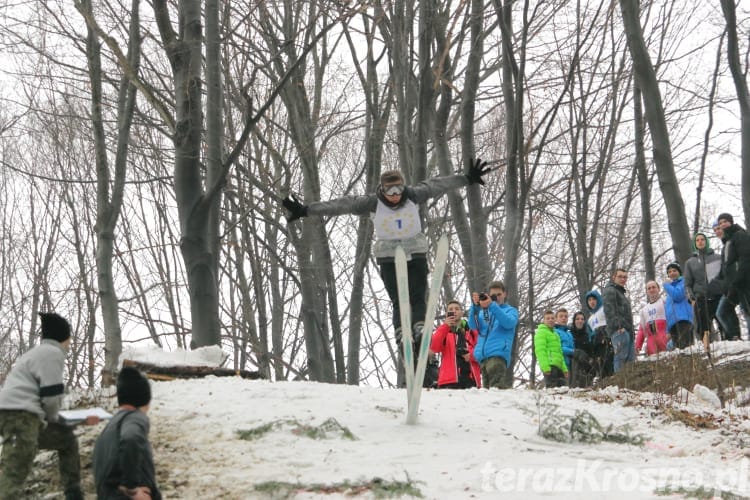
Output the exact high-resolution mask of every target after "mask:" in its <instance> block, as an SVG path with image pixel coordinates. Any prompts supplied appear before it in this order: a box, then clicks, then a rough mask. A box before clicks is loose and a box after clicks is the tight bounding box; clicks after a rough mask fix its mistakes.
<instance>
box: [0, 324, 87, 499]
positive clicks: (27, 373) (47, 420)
mask: <svg viewBox="0 0 750 500" xmlns="http://www.w3.org/2000/svg"><path fill="white" fill-rule="evenodd" d="M40 316H41V318H42V342H41V343H40V344H39V345H38V346H36V347H34V348H33V349H31V350H30V351H28V352H26V353H25V354H23V355H22V356H21V357H20V358H18V361H16V364H15V365H14V366H13V369H12V370H11V371H10V374H8V377H7V379H6V380H5V384H4V385H3V388H2V390H0V438H1V439H2V443H3V451H2V455H1V456H0V500H11V499H13V500H16V499H18V498H23V496H24V495H23V483H24V481H25V480H26V476H28V474H29V472H30V471H31V466H32V465H33V463H34V457H35V456H36V452H37V450H38V449H40V448H41V449H46V450H57V453H58V457H59V467H60V478H61V480H62V484H63V487H64V488H65V498H66V500H77V499H82V498H83V494H82V492H81V486H80V481H81V466H80V459H79V455H78V440H77V438H76V436H75V434H74V433H73V429H72V428H71V427H67V426H65V425H62V424H60V423H58V410H59V408H60V403H61V402H62V398H63V393H64V390H65V386H64V385H63V380H62V379H63V370H64V365H65V355H66V352H67V349H68V346H69V345H70V324H69V323H68V322H67V320H65V319H64V318H63V317H61V316H59V315H57V314H54V313H40Z"/></svg>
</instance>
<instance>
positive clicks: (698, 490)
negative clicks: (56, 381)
mask: <svg viewBox="0 0 750 500" xmlns="http://www.w3.org/2000/svg"><path fill="white" fill-rule="evenodd" d="M725 349H726V350H727V351H728V353H731V355H732V356H735V357H736V356H742V355H743V354H742V353H743V352H744V355H745V356H747V354H748V351H750V343H745V342H742V343H739V342H735V343H732V345H731V346H727V347H725ZM716 350H717V351H718V348H717V349H716ZM126 355H129V356H131V357H137V356H138V353H137V352H130V353H126ZM172 355H173V354H167V353H164V354H163V357H164V359H163V361H164V363H165V364H167V363H168V359H169V357H170V356H172ZM191 355H195V356H202V357H203V358H205V357H206V353H196V354H188V355H187V356H188V357H190V356H191ZM181 356H185V354H181ZM211 356H212V355H209V356H208V357H209V358H211ZM141 357H145V355H143V356H141ZM218 358H220V356H218ZM145 360H146V359H144V361H145ZM148 361H149V362H151V363H154V362H156V363H158V362H159V361H160V355H159V354H158V353H157V352H156V351H154V350H151V351H150V352H149V353H148ZM204 361H205V359H204ZM182 362H183V363H185V362H186V361H185V360H183V361H182ZM690 390H691V391H692V390H693V388H690ZM686 395H687V397H688V402H687V404H685V403H684V397H683V398H682V399H681V401H683V402H682V403H678V402H677V401H678V400H677V397H671V396H669V395H666V396H665V395H662V394H649V393H635V392H630V391H621V390H617V389H616V388H611V387H610V388H607V389H603V390H597V391H585V390H567V389H555V390H541V391H538V390H530V389H513V390H506V391H500V390H465V391H458V390H428V391H425V392H424V393H423V395H422V401H421V406H420V414H419V420H418V423H417V425H413V426H409V425H406V424H405V418H406V394H405V391H404V390H395V389H393V390H388V389H378V388H372V387H354V386H342V385H329V384H320V383H312V382H268V381H250V380H243V379H240V378H235V377H230V378H217V377H208V378H205V379H193V380H175V381H170V382H153V401H152V407H151V411H150V413H149V415H150V417H151V424H152V428H151V440H152V444H153V446H154V451H155V456H156V461H157V469H158V473H159V481H160V485H161V487H162V490H163V493H164V495H165V498H180V499H197V498H225V499H246V498H247V499H252V498H269V497H277V498H339V497H341V498H343V497H345V495H346V494H347V493H352V492H354V493H355V496H356V497H368V496H369V497H371V496H374V493H373V490H374V489H376V488H379V487H380V488H382V491H391V492H393V491H396V492H398V491H400V492H407V493H409V492H411V493H412V494H415V495H416V494H421V495H422V496H423V497H425V498H435V499H444V498H477V499H481V498H500V497H502V498H550V497H560V498H573V497H575V498H578V499H588V498H592V499H593V498H597V499H598V498H604V497H605V496H606V498H608V499H613V498H628V499H634V498H656V497H659V494H660V493H661V494H662V495H663V494H665V493H666V494H667V495H670V494H671V496H672V497H673V498H674V497H677V498H680V497H683V496H693V497H695V496H696V495H700V496H701V497H702V498H710V497H711V496H712V495H715V496H722V495H723V496H724V497H727V496H729V494H734V495H737V496H738V497H746V496H748V497H750V419H749V418H748V417H750V409H749V408H748V407H744V406H737V405H727V408H725V409H723V410H722V409H716V408H714V407H712V406H711V405H710V403H704V402H703V401H702V400H701V399H699V398H698V397H694V395H693V394H692V393H686ZM683 396H685V395H683ZM683 410H687V411H688V412H689V414H690V415H693V416H694V417H695V420H696V421H701V422H704V423H705V425H706V426H707V427H708V428H702V429H695V428H693V427H691V426H688V425H686V424H685V423H682V422H680V421H678V419H676V418H675V415H677V414H683V415H684V414H685V413H684V412H682V411H683ZM586 412H588V413H586ZM576 415H577V418H574V417H576ZM589 415H590V416H593V418H594V419H595V420H596V421H598V423H599V424H601V426H602V428H603V429H605V430H606V429H607V428H608V427H609V426H612V427H611V428H609V431H610V434H611V435H615V436H620V438H621V439H620V440H625V441H629V442H630V443H637V442H638V441H639V440H641V441H642V443H641V444H628V443H620V442H611V441H606V440H604V441H601V442H596V443H587V442H581V441H580V440H579V441H570V442H557V441H553V440H550V439H546V438H544V437H542V436H541V435H540V423H541V424H546V423H550V422H556V426H555V428H556V429H562V430H563V431H564V432H563V434H566V433H567V432H566V429H568V428H569V427H570V423H571V422H572V421H573V420H575V421H576V422H579V423H580V422H584V421H586V418H585V417H588V416H589ZM326 422H327V424H326ZM590 422H591V420H589V424H587V425H586V426H584V427H586V428H588V429H591V424H590ZM624 425H628V426H629V429H626V428H622V426H624ZM321 426H322V427H321ZM711 427H713V428H711ZM316 430H317V432H315V431H316ZM243 431H247V432H245V434H246V437H247V435H249V437H251V438H252V439H241V437H240V433H242V432H243ZM612 431H615V432H612ZM86 432H89V431H86ZM90 432H97V430H96V429H92V431H90ZM314 433H317V434H319V435H318V436H317V437H311V434H314ZM349 433H351V436H350V435H349ZM594 434H596V433H594ZM581 436H584V437H583V439H585V436H589V437H591V435H590V434H587V433H583V434H579V437H581ZM623 436H624V439H623ZM594 437H596V436H594ZM599 437H601V432H600V433H599ZM639 438H640V439H639ZM349 498H350V497H349Z"/></svg>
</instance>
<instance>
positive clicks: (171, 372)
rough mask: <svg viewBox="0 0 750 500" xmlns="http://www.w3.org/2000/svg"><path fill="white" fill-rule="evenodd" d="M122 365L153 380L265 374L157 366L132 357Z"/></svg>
mask: <svg viewBox="0 0 750 500" xmlns="http://www.w3.org/2000/svg"><path fill="white" fill-rule="evenodd" d="M122 365H123V366H132V367H134V368H137V369H138V370H140V371H142V372H143V373H144V375H146V376H147V377H148V378H150V379H153V380H174V379H178V378H203V377H207V376H209V375H213V376H215V377H242V378H246V379H251V380H256V379H262V378H263V375H262V374H261V373H260V372H259V371H250V370H232V369H231V368H220V367H215V366H179V365H176V366H157V365H153V364H151V363H143V362H141V361H135V360H132V359H126V360H123V362H122Z"/></svg>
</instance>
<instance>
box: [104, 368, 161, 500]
mask: <svg viewBox="0 0 750 500" xmlns="http://www.w3.org/2000/svg"><path fill="white" fill-rule="evenodd" d="M117 404H118V405H120V411H118V412H117V414H116V415H115V416H114V417H112V420H110V421H109V423H108V424H107V427H106V428H105V429H104V431H102V433H101V435H100V436H99V438H98V439H97V440H96V444H95V445H94V457H93V464H94V479H95V481H96V494H97V498H98V499H99V500H104V499H106V500H110V499H112V500H114V499H121V498H122V499H124V498H133V499H139V500H148V499H153V500H159V499H160V498H161V493H160V492H159V488H158V487H157V486H156V475H155V472H154V459H153V452H152V451H151V444H150V443H149V441H148V431H149V420H148V415H147V414H148V410H149V407H150V404H151V387H150V386H149V383H148V379H146V377H144V376H143V375H141V373H140V372H139V371H138V370H136V369H135V368H132V367H129V366H126V367H123V369H122V371H120V374H119V376H118V377H117Z"/></svg>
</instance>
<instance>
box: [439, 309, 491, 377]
mask: <svg viewBox="0 0 750 500" xmlns="http://www.w3.org/2000/svg"><path fill="white" fill-rule="evenodd" d="M463 314H464V311H463V307H462V306H461V304H459V303H458V302H457V301H455V300H451V301H450V302H448V304H447V305H446V306H445V323H443V324H442V325H440V326H439V327H438V329H437V330H435V333H433V334H432V341H431V342H430V351H431V352H433V353H440V357H441V362H440V371H439V373H438V389H469V388H471V387H481V386H482V376H481V372H480V369H479V363H477V361H476V360H475V359H474V346H475V345H476V344H477V331H476V330H472V329H471V328H469V325H468V322H467V321H466V318H464V317H463Z"/></svg>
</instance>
